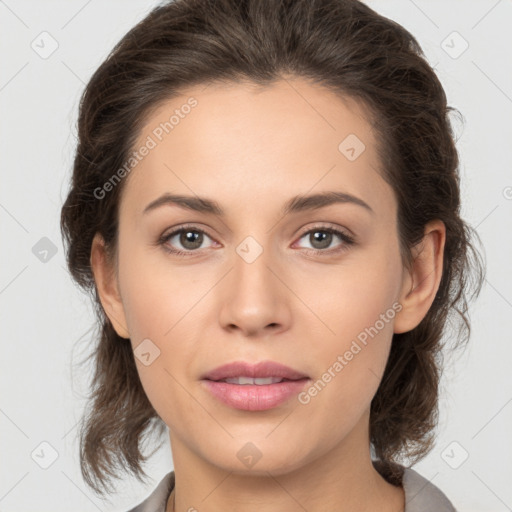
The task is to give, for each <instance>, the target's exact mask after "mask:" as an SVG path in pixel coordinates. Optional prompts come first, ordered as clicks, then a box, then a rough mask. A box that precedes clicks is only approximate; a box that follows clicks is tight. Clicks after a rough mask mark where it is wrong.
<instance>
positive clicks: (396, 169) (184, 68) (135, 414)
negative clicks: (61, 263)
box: [61, 0, 484, 495]
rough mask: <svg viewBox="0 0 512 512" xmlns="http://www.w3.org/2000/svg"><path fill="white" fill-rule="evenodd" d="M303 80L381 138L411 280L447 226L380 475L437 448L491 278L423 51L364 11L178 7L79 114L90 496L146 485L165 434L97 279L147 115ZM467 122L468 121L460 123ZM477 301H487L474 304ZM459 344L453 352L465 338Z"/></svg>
mask: <svg viewBox="0 0 512 512" xmlns="http://www.w3.org/2000/svg"><path fill="white" fill-rule="evenodd" d="M286 76H291V77H300V78H304V79H308V80H311V81H312V82H313V83H316V84H318V85H319V86H323V87H326V88H327V89H329V90H331V91H334V92H335V93H336V94H338V95H339V97H340V98H343V97H350V98H354V99H356V100H357V101H358V102H359V104H361V105H362V106H363V107H364V109H365V110H364V111H365V113H366V114H367V116H368V119H367V120H368V122H370V123H371V125H372V126H373V127H375V132H376V134H377V150H378V155H379V158H380V162H381V165H382V170H381V171H380V172H381V173H382V177H383V178H384V179H385V180H386V181H387V182H388V183H389V184H390V185H391V186H392V188H393V190H394V193H395V197H396V200H397V205H398V213H397V230H398V234H399V243H400V252H401V255H402V260H403V263H404V265H405V266H406V267H409V266H410V265H411V262H412V261H413V260H412V252H411V249H412V247H413V246H415V245H416V244H417V243H418V242H420V241H421V240H422V238H423V236H424V228H425V225H426V224H427V223H428V222H429V221H431V220H434V219H440V220H442V221H443V222H444V224H445V226H446V243H445V248H444V261H443V269H442V277H441V282H440V285H439V289H438V291H437V294H436V296H435V299H434V301H433V304H432V306H431V307H430V309H429V311H428V313H427V314H426V316H425V317H424V318H423V320H422V321H421V322H420V324H419V325H418V326H417V327H416V328H414V329H412V330H411V331H409V332H405V333H400V334H394V336H393V340H392V344H391V349H390V354H389V358H388V361H387V366H386V368H385V372H384V375H383V378H382V381H381V383H380V386H379V388H378V390H377V392H376V394H375V396H374V398H373V400H372V403H371V410H370V440H369V441H370V445H371V448H372V452H373V456H374V458H375V460H376V463H377V464H381V465H383V467H387V468H391V467H393V466H394V465H396V462H397V461H399V460H404V458H407V459H409V461H413V462H416V461H418V460H419V459H421V458H422V457H424V456H425V455H426V454H427V453H428V452H429V450H431V448H432V446H433V439H434V434H433V432H434V429H435V427H436V425H437V420H438V396H439V382H440V377H441V372H442V366H443V364H442V352H441V349H442V348H443V347H444V346H445V344H446V343H445V337H446V336H445V335H446V327H447V326H448V324H449V322H448V320H450V319H455V320H458V328H457V329H456V330H455V331H454V332H455V333H456V334H457V336H456V340H455V341H454V344H455V345H454V346H461V345H464V344H465V343H466V342H467V340H468V339H469V334H470V325H469V318H468V315H467V310H468V303H469V300H470V299H471V298H473V297H475V296H476V295H478V293H479V292H480V289H481V285H482V281H483V279H484V265H483V263H482V261H483V260H482V259H481V256H480V254H479V253H478V251H477V250H476V249H475V246H474V245H473V243H472V241H471V236H472V235H476V237H477V238H478V235H477V234H476V231H474V230H473V229H472V228H471V227H470V226H469V225H468V224H466V223H465V221H464V220H462V218H461V216H460V190H459V181H460V179H459V175H458V166H459V159H458V154H457V150H456V146H455V140H454V133H453V130H452V127H451V124H450V118H449V116H450V114H451V112H452V111H456V110H455V109H454V108H452V107H449V106H447V98H446V95H445V92H444V90H443V87H442V85H441V83H440V81H439V79H438V78H437V76H436V74H435V72H434V70H433V69H432V68H431V66H430V65H429V63H428V62H427V61H426V58H425V56H424V54H423V51H422V49H421V47H420V45H419V44H418V42H417V41H416V39H415V38H414V37H413V36H412V35H411V34H410V33H409V32H408V31H407V30H406V29H404V28H403V27H402V26H401V25H399V24H397V23H396V22H394V21H392V20H390V19H388V18H386V17H384V16H381V15H379V14H378V13H376V12H375V11H373V10H372V9H370V8H369V7H368V6H366V5H365V4H363V3H361V2H359V1H357V0H175V1H168V2H165V3H162V4H160V5H158V6H157V7H156V8H154V9H153V10H152V11H151V12H149V14H148V15H147V16H146V17H145V18H144V19H143V20H142V21H140V22H139V23H138V24H137V25H136V26H134V27H133V28H132V29H131V30H130V31H129V32H128V33H127V34H126V35H125V36H124V37H123V38H122V39H121V40H120V41H119V43H118V44H117V45H116V46H115V47H114V48H113V50H112V51H111V52H110V54H109V55H108V57H107V58H106V60H105V61H104V62H103V63H102V64H101V65H100V67H99V68H98V69H97V70H96V72H95V73H94V74H93V76H92V78H91V79H90V81H89V82H88V84H87V86H86V88H85V90H84V92H83V94H82V97H81V100H80V106H79V117H78V143H77V148H76V153H75V156H74V162H73V173H72V180H71V188H70V191H69V194H68V196H67V198H66V200H65V202H64V204H63V207H62V212H61V231H62V235H63V239H64V244H65V247H66V258H67V264H68V267H69V270H70V272H71V275H72V277H73V278H74V279H75V281H76V282H77V283H78V284H79V285H80V286H81V287H82V288H83V289H84V290H86V291H87V292H89V293H90V294H91V296H93V301H94V304H95V311H96V314H97V316H98V320H99V322H98V324H97V325H98V326H101V328H100V329H99V331H100V332H99V333H98V334H99V336H98V337H97V344H96V346H94V347H93V350H92V351H91V354H90V357H92V358H93V360H94V365H95V369H94V375H93V377H92V381H91V389H92V392H91V394H90V396H89V397H88V399H89V401H88V408H87V411H86V412H85V413H84V415H83V416H82V423H81V426H80V466H81V471H82V475H83V477H84V479H85V481H86V483H87V484H88V485H89V487H91V488H92V489H93V490H94V491H95V492H96V493H97V494H102V495H103V494H104V490H106V489H108V485H109V482H110V481H111V479H112V478H113V477H114V478H119V476H118V473H119V470H124V471H129V472H130V473H132V474H133V475H135V476H136V477H137V478H138V479H139V480H140V481H144V480H143V479H142V478H141V476H142V475H143V476H144V477H146V476H147V475H146V473H145V472H144V469H143V467H142V464H143V463H144V462H145V461H146V459H147V456H144V454H143V450H142V449H141V447H142V443H143V441H144V440H146V439H147V436H148V435H149V434H150V433H154V432H155V431H158V430H159V432H160V435H161V434H162V432H163V431H164V430H165V424H164V422H163V420H162V419H161V418H160V417H159V416H158V414H157V412H156V411H155V409H154V408H153V406H152V405H151V403H150V402H149V400H148V398H147V396H146V394H145V392H144V390H143V387H142V385H141V382H140V379H139V376H138V373H137V368H136V364H135V360H134V354H133V350H132V347H131V345H130V343H127V342H126V339H123V338H121V337H120V336H118V335H117V333H116V331H115V330H114V328H113V326H112V324H111V323H110V321H109V319H108V317H107V316H106V314H105V312H104V310H103V308H102V306H101V303H100V301H99V296H98V291H97V288H96V285H95V281H94V277H93V274H92V269H91V265H90V253H91V243H92V240H93V237H94V235H95V234H96V233H99V234H101V236H102V237H103V239H104V241H105V243H106V247H107V249H108V250H109V254H115V253H116V249H117V230H118V213H119V203H120V198H121V192H122V189H123V186H124V185H125V182H126V180H122V181H121V182H120V183H119V184H118V185H117V186H115V187H113V188H112V190H111V191H109V193H108V194H106V195H105V197H103V198H102V199H101V200H100V199H98V197H97V194H95V190H98V187H103V186H104V184H105V183H106V182H107V181H108V180H109V178H111V177H112V175H113V173H114V171H115V170H116V169H119V168H121V167H122V166H123V164H124V162H126V161H127V159H128V158H129V155H130V153H131V152H132V151H133V149H134V148H133V146H134V143H135V141H136V140H137V137H138V135H139V134H140V131H141V128H142V127H143V126H144V122H145V120H147V117H148V115H149V114H150V113H151V112H153V111H154V110H155V109H156V108H157V107H158V106H159V105H161V104H162V103H163V102H165V101H168V100H169V99H171V98H172V97H174V96H176V95H177V94H180V93H182V92H183V91H186V88H187V87H190V86H193V85H196V84H207V83H212V82H215V81H216V82H221V83H225V84H230V83H231V84H233V83H240V82H242V81H246V82H248V83H253V84H257V85H260V86H263V87H264V86H267V85H271V84H272V83H274V82H275V81H277V80H280V79H285V78H284V77H286ZM456 112H458V111H456ZM471 290H472V293H471V294H470V292H471ZM452 338H453V336H452Z"/></svg>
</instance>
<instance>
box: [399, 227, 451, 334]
mask: <svg viewBox="0 0 512 512" xmlns="http://www.w3.org/2000/svg"><path fill="white" fill-rule="evenodd" d="M445 240H446V227H445V225H444V223H443V222H442V221H441V220H434V221H431V222H429V223H428V224H427V225H426V226H425V234H424V236H423V239H422V240H421V242H419V243H418V244H417V245H416V246H415V247H413V249H412V252H413V263H412V268H411V269H404V279H403V286H402V289H401V292H400V298H399V302H400V304H401V305H402V309H401V310H400V311H399V312H398V314H397V315H396V316H395V324H394V332H395V333H397V334H398V333H402V332H408V331H411V330H412V329H414V328H415V327H416V326H417V325H418V324H419V323H420V322H421V321H422V320H423V318H424V317H425V315H426V314H427V312H428V310H429V309H430V306H431V305H432V303H433V302H434V299H435V296H436V293H437V290H438V289H439V284H440V282H441V277H442V274H443V257H444V245H445Z"/></svg>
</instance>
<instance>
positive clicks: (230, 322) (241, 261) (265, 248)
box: [220, 234, 289, 333]
mask: <svg viewBox="0 0 512 512" xmlns="http://www.w3.org/2000/svg"><path fill="white" fill-rule="evenodd" d="M257 236H258V235H254V234H253V235H248V236H246V237H245V238H244V239H243V240H242V241H241V242H240V243H239V244H238V245H237V246H235V254H234V255H233V259H232V267H233V268H232V272H230V276H229V277H228V279H227V281H226V288H225V289H224V300H223V301H222V305H221V315H220V320H221V322H222V324H223V326H224V327H227V326H230V327H231V328H232V327H233V326H236V327H238V328H240V329H241V330H242V331H243V332H245V333H249V332H252V333H256V332H258V330H260V329H264V328H265V327H266V326H269V325H271V326H272V327H275V326H276V325H280V326H281V327H283V326H284V325H285V324H286V323H287V322H288V320H289V315H288V314H287V311H288V306H287V303H286V297H285V294H284V295H283V293H284V291H283V285H282V283H280V281H279V279H277V278H276V276H275V275H274V274H279V261H278V260H279V257H278V255H275V254H274V251H273V250H272V245H273V244H272V243H271V242H270V240H271V237H269V236H264V235H261V237H260V236H258V238H260V240H261V242H260V241H259V240H257V238H256V237H257ZM274 256H275V257H274Z"/></svg>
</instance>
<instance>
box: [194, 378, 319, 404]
mask: <svg viewBox="0 0 512 512" xmlns="http://www.w3.org/2000/svg"><path fill="white" fill-rule="evenodd" d="M201 382H202V383H203V384H204V385H205V386H206V388H207V389H208V391H209V392H210V393H211V394H212V395H213V396H214V397H215V398H217V399H218V400H220V401H221V402H223V403H224V404H226V405H228V406H230V407H233V408H235V409H242V410H245V411H265V410H267V409H273V408H274V407H277V406H279V405H281V404H283V403H285V402H286V401H287V400H289V399H290V398H291V397H292V396H295V395H298V394H299V393H300V392H301V391H302V390H303V389H304V386H305V385H306V384H307V383H308V382H309V379H307V378H304V379H298V380H287V381H283V382H277V383H275V384H265V385H261V386H258V385H256V384H228V383H227V382H222V381H220V382H219V381H214V380H206V379H205V380H203V381H201Z"/></svg>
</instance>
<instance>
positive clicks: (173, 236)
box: [158, 226, 212, 256]
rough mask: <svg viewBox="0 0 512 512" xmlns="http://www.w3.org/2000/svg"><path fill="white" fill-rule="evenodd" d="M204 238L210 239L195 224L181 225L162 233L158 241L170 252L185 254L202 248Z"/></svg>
mask: <svg viewBox="0 0 512 512" xmlns="http://www.w3.org/2000/svg"><path fill="white" fill-rule="evenodd" d="M206 238H208V239H210V240H212V239H211V238H210V237H209V236H208V235H207V233H206V232H205V231H203V230H202V229H199V228H197V227H195V226H181V227H180V228H178V229H175V230H174V231H171V232H170V233H166V234H164V235H162V236H161V237H160V239H159V240H158V243H159V244H160V245H162V246H163V247H164V249H165V250H166V251H168V252H170V253H173V254H177V255H179V256H186V255H190V254H191V253H193V252H196V251H198V249H203V248H204V247H202V246H203V243H204V241H205V239H206ZM176 246H178V248H176ZM180 246H181V247H180Z"/></svg>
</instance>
